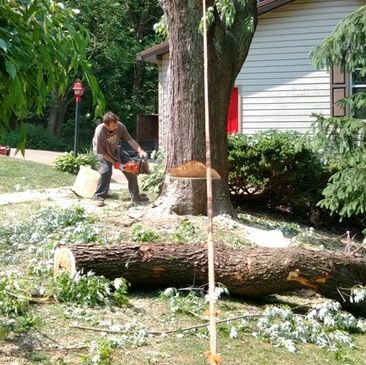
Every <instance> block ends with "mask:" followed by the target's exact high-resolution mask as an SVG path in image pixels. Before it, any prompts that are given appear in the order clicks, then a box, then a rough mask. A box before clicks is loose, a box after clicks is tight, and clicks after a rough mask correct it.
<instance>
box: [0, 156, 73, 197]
mask: <svg viewBox="0 0 366 365" xmlns="http://www.w3.org/2000/svg"><path fill="white" fill-rule="evenodd" d="M0 176H1V184H0V194H4V193H13V192H17V191H25V190H40V189H46V188H57V187H62V186H70V185H72V184H73V182H74V180H75V176H74V175H71V174H67V173H64V172H61V171H57V170H56V169H55V168H54V167H53V166H49V165H45V164H41V163H37V162H31V161H23V160H20V159H16V158H13V157H5V156H0Z"/></svg>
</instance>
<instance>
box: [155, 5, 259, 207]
mask: <svg viewBox="0 0 366 365" xmlns="http://www.w3.org/2000/svg"><path fill="white" fill-rule="evenodd" d="M159 2H160V4H161V6H162V8H163V10H164V15H165V20H166V24H167V28H168V34H169V50H170V65H169V70H168V81H167V83H168V85H169V87H168V88H169V91H168V93H169V95H168V100H167V103H168V115H169V118H168V119H167V120H166V121H164V128H166V129H167V131H169V133H168V136H167V141H166V151H165V153H166V168H167V170H169V169H171V168H172V167H175V166H177V165H180V164H182V163H184V162H186V161H189V160H192V159H195V160H199V161H202V162H205V142H204V141H205V132H204V98H203V40H202V33H201V32H199V30H198V29H199V24H200V21H201V18H202V3H201V1H181V0H159ZM206 4H207V7H208V14H207V16H208V20H209V23H210V27H209V29H208V32H207V37H208V62H209V66H208V68H209V71H208V72H209V98H210V120H211V131H210V133H211V141H212V146H211V147H212V166H213V168H214V169H216V170H217V171H218V172H219V174H220V175H221V180H216V181H215V182H214V185H213V193H214V194H213V195H214V206H215V213H216V214H217V213H223V212H226V213H232V206H231V202H230V197H229V189H228V183H227V181H228V180H227V179H228V159H227V156H228V149H227V135H226V120H227V112H228V103H229V98H230V94H231V91H232V88H233V86H234V81H235V78H236V76H237V74H238V72H239V71H240V69H241V67H242V64H243V62H244V60H245V58H246V56H247V54H248V51H249V46H250V44H251V41H252V37H253V34H254V31H255V28H256V24H257V1H256V0H229V1H228V0H208V1H206ZM205 191H206V183H205V181H202V180H187V179H183V180H178V179H171V178H166V181H165V185H164V188H163V193H162V194H163V197H164V199H162V201H161V209H162V210H167V211H169V212H171V211H173V212H176V213H178V214H204V213H205V212H206V197H205Z"/></svg>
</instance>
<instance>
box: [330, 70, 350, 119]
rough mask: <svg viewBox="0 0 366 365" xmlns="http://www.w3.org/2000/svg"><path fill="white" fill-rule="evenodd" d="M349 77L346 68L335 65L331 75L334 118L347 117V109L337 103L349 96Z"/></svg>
mask: <svg viewBox="0 0 366 365" xmlns="http://www.w3.org/2000/svg"><path fill="white" fill-rule="evenodd" d="M347 89H348V77H347V74H346V72H345V70H344V66H341V65H334V66H333V69H332V73H331V115H332V117H344V116H346V108H344V107H343V106H340V105H338V104H337V101H338V100H340V99H343V98H344V97H346V96H347Z"/></svg>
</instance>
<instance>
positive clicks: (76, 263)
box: [54, 244, 366, 315]
mask: <svg viewBox="0 0 366 365" xmlns="http://www.w3.org/2000/svg"><path fill="white" fill-rule="evenodd" d="M54 265H55V274H57V273H58V272H59V271H60V270H65V271H67V272H69V273H70V274H74V273H75V272H76V271H81V270H82V271H83V272H88V271H93V272H94V273H95V274H97V275H104V276H105V277H107V278H110V279H114V278H117V277H124V278H125V279H126V280H128V281H129V282H130V283H131V285H132V287H135V288H136V287H140V288H141V287H144V288H165V287H178V288H179V287H185V286H187V285H188V286H196V287H197V286H201V285H204V284H206V283H207V280H208V279H207V277H208V272H207V267H208V265H207V248H206V246H205V245H193V244H142V245H136V244H121V245H112V246H100V245H84V244H78V245H71V246H65V245H59V246H58V247H57V248H56V251H55V258H54ZM215 275H216V282H220V283H222V284H223V285H225V286H226V287H227V289H228V290H229V292H230V293H231V294H232V295H236V296H240V297H246V298H259V297H263V296H265V295H269V294H274V293H280V292H284V291H289V290H294V289H299V288H308V289H312V290H314V291H316V292H318V293H320V294H322V295H323V296H325V297H327V298H331V299H334V300H337V301H339V302H340V303H341V304H342V306H343V307H344V308H345V309H348V310H351V311H353V312H358V313H361V314H362V315H365V314H366V304H365V303H358V304H357V303H351V302H350V300H349V297H350V289H351V288H352V287H353V286H355V285H362V286H365V284H366V259H365V258H362V257H354V256H347V255H345V254H344V253H336V252H333V251H323V250H322V251H315V250H307V249H294V248H276V249H271V248H255V249H233V248H230V247H227V246H223V245H217V246H216V248H215Z"/></svg>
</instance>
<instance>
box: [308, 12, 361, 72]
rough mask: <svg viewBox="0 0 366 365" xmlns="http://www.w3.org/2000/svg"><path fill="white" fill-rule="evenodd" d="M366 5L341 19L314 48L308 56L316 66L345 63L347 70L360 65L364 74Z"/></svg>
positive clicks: (322, 66)
mask: <svg viewBox="0 0 366 365" xmlns="http://www.w3.org/2000/svg"><path fill="white" fill-rule="evenodd" d="M365 24H366V5H364V6H361V7H360V8H359V9H358V10H356V11H354V12H353V13H351V14H350V15H348V16H347V17H345V18H344V19H342V20H341V21H340V22H339V23H338V25H337V26H336V28H335V29H334V31H333V32H332V34H331V35H330V36H329V37H328V38H326V39H325V40H324V41H323V42H322V43H321V44H320V45H319V46H317V47H316V48H314V49H313V50H312V52H311V54H310V57H311V59H312V61H313V63H314V65H315V66H316V67H317V68H329V67H331V66H333V65H335V64H340V65H345V67H346V69H347V70H348V71H349V72H353V71H355V70H356V69H359V68H360V67H361V75H362V76H365V75H366V64H365V58H364V55H365V53H366V44H365V40H366V29H365Z"/></svg>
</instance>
